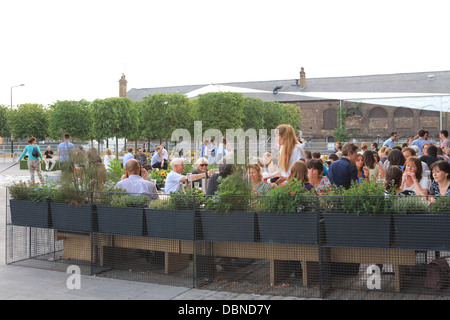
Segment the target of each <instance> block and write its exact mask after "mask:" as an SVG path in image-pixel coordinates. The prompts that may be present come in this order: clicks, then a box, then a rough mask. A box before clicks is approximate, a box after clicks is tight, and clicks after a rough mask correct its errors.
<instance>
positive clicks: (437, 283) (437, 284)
mask: <svg viewBox="0 0 450 320" xmlns="http://www.w3.org/2000/svg"><path fill="white" fill-rule="evenodd" d="M448 258H450V257H448V256H447V257H441V258H438V259H436V260H433V261H431V262H430V263H429V264H428V266H427V275H426V277H425V281H424V284H423V286H424V287H425V288H429V289H434V290H442V289H445V288H446V287H448V285H449V284H450V267H449V265H448V262H447V259H448Z"/></svg>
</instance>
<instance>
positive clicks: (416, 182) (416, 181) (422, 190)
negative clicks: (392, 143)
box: [402, 156, 429, 195]
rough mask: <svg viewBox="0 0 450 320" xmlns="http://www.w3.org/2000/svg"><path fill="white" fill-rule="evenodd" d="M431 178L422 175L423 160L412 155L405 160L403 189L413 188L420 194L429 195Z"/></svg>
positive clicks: (412, 189)
mask: <svg viewBox="0 0 450 320" xmlns="http://www.w3.org/2000/svg"><path fill="white" fill-rule="evenodd" d="M428 186H429V180H428V178H427V177H424V176H422V160H420V158H417V157H414V156H411V157H409V158H408V159H407V160H406V161H405V166H404V168H403V179H402V187H403V190H411V191H414V192H415V193H416V194H419V195H427V193H428Z"/></svg>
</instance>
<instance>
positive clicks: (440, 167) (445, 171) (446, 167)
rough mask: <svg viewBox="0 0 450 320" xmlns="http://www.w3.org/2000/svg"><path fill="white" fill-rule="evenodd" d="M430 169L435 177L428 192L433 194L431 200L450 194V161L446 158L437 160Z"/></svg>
mask: <svg viewBox="0 0 450 320" xmlns="http://www.w3.org/2000/svg"><path fill="white" fill-rule="evenodd" d="M430 170H431V172H432V175H433V178H434V181H433V182H432V183H431V187H430V190H428V194H429V195H430V196H433V197H432V199H431V200H433V199H435V198H437V197H441V196H450V163H448V162H447V161H445V160H439V161H436V162H434V163H433V164H432V165H431V167H430Z"/></svg>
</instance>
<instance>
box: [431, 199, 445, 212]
mask: <svg viewBox="0 0 450 320" xmlns="http://www.w3.org/2000/svg"><path fill="white" fill-rule="evenodd" d="M449 208H450V197H437V198H436V200H435V201H434V202H432V203H431V205H430V213H433V214H448V213H450V209H449Z"/></svg>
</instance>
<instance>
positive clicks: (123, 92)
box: [119, 73, 128, 98]
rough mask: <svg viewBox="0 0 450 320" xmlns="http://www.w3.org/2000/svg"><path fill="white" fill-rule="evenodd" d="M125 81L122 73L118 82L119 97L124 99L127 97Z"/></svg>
mask: <svg viewBox="0 0 450 320" xmlns="http://www.w3.org/2000/svg"><path fill="white" fill-rule="evenodd" d="M127 82H128V81H127V80H125V74H123V73H122V77H121V78H120V80H119V97H121V98H125V97H126V96H127Z"/></svg>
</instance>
